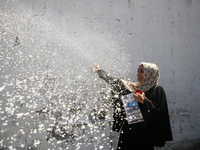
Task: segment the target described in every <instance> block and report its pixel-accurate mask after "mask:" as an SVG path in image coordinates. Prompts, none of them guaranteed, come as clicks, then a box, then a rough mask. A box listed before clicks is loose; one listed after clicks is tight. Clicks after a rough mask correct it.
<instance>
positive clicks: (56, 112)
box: [0, 0, 200, 149]
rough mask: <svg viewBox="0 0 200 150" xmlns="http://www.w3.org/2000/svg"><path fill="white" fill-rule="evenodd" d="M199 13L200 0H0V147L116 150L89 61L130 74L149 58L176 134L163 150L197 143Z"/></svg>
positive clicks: (102, 92) (103, 90) (103, 93)
mask: <svg viewBox="0 0 200 150" xmlns="http://www.w3.org/2000/svg"><path fill="white" fill-rule="evenodd" d="M199 16H200V1H199V0H176V1H172V0H163V1H155V0H154V1H147V0H146V1H140V0H127V1H121V0H85V1H83V0H65V1H63V0H57V1H53V0H52V1H50V0H0V18H1V19H0V25H1V34H0V35H1V44H0V63H1V68H0V72H1V74H0V81H1V82H0V116H1V119H0V129H1V131H0V132H1V134H0V148H7V149H12V148H22V149H28V148H30V147H31V148H32V149H37V148H40V149H47V148H50V149H53V148H58V147H60V148H63V149H67V148H68V149H112V148H114V147H115V146H116V144H117V141H116V140H117V139H118V137H117V133H112V132H110V127H109V126H110V123H109V122H110V121H111V116H112V115H111V114H112V113H111V106H110V104H109V96H108V95H109V86H108V85H107V84H105V83H104V82H103V81H101V80H100V79H98V77H97V75H93V74H91V73H90V66H91V65H92V64H93V63H94V62H96V63H99V64H100V66H101V67H102V68H103V69H104V70H106V71H107V72H109V73H111V74H113V75H114V76H118V77H121V78H124V79H127V80H135V78H136V69H137V67H138V65H139V63H140V62H141V61H147V62H153V63H156V64H157V65H158V67H159V69H160V73H161V77H160V85H162V86H163V87H164V89H165V91H166V94H167V98H168V107H169V111H170V119H171V125H172V130H173V137H174V141H173V142H169V143H168V144H167V146H166V147H165V149H172V148H173V147H175V146H176V145H177V144H178V143H179V142H181V141H192V140H196V139H199V138H200V121H199V120H200V117H199V116H200V114H199V113H200V112H199V108H198V107H199V100H198V97H199V96H200V94H199V90H200V86H199V85H200V75H199V74H200V71H199V67H198V65H199V64H200V60H199V59H198V57H199V56H200V42H199V41H200V17H199ZM102 112H105V113H106V117H105V118H103V119H101V118H99V117H98V115H99V114H102ZM54 131H55V132H54ZM66 133H68V134H66ZM85 140H86V142H85ZM111 140H113V142H112V141H111Z"/></svg>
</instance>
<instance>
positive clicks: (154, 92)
mask: <svg viewBox="0 0 200 150" xmlns="http://www.w3.org/2000/svg"><path fill="white" fill-rule="evenodd" d="M95 72H97V73H98V75H99V77H100V78H102V79H104V80H105V81H106V82H107V83H109V84H111V85H112V86H111V87H112V91H111V94H112V99H113V108H114V109H113V127H112V129H113V130H114V131H117V132H118V131H120V137H119V141H118V148H117V149H120V150H122V149H123V150H129V149H130V150H153V149H154V146H159V147H161V146H164V145H165V142H166V141H171V140H172V132H171V126H170V121H169V114H168V106H167V101H166V96H165V91H164V89H163V88H162V87H161V86H159V85H158V80H159V70H158V67H157V65H156V64H153V63H146V62H141V64H140V65H139V67H138V71H137V80H138V82H137V83H133V82H127V81H124V80H122V79H119V78H114V77H112V76H110V75H109V74H107V73H106V72H105V71H103V70H101V69H100V67H99V65H98V64H97V65H96V66H95ZM136 90H141V91H142V94H139V93H135V91H136ZM129 93H133V97H134V98H135V100H136V101H137V102H138V104H139V107H140V110H141V112H142V115H143V118H144V122H139V123H135V124H128V122H127V120H126V114H125V111H124V107H123V104H122V101H121V99H120V97H121V96H122V95H126V94H129Z"/></svg>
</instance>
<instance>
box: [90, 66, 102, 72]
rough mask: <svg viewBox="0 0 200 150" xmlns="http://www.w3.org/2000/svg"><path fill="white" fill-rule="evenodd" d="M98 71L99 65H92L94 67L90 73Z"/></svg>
mask: <svg viewBox="0 0 200 150" xmlns="http://www.w3.org/2000/svg"><path fill="white" fill-rule="evenodd" d="M99 69H100V67H99V64H94V65H93V66H92V67H91V72H92V73H96V72H97V71H98V70H99Z"/></svg>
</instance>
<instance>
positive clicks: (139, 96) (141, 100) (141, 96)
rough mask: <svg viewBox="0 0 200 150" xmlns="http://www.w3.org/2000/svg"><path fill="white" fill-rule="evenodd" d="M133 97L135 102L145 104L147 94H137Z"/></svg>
mask: <svg viewBox="0 0 200 150" xmlns="http://www.w3.org/2000/svg"><path fill="white" fill-rule="evenodd" d="M133 97H134V98H135V100H136V101H137V102H139V103H141V104H144V99H145V93H144V92H142V94H139V93H135V94H133Z"/></svg>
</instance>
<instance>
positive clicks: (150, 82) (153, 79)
mask: <svg viewBox="0 0 200 150" xmlns="http://www.w3.org/2000/svg"><path fill="white" fill-rule="evenodd" d="M159 76H160V75H159V70H158V67H157V65H156V64H153V63H147V62H141V63H140V65H139V67H138V71H137V79H138V82H139V85H140V88H141V90H142V91H147V90H149V89H150V88H151V87H153V86H155V85H158V80H159Z"/></svg>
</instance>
